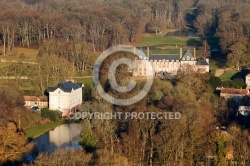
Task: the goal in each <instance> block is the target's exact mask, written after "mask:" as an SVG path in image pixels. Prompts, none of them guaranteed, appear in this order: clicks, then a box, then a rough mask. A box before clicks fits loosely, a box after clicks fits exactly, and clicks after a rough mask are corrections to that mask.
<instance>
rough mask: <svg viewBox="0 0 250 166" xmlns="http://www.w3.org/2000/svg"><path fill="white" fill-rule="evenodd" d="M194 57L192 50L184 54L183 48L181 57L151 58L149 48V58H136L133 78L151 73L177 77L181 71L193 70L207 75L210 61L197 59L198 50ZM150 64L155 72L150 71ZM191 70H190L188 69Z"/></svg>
mask: <svg viewBox="0 0 250 166" xmlns="http://www.w3.org/2000/svg"><path fill="white" fill-rule="evenodd" d="M193 52H194V55H193V54H192V53H191V51H190V50H187V51H186V52H185V54H184V56H182V54H183V50H182V48H181V49H180V55H178V54H151V56H149V48H147V56H148V57H147V58H142V57H140V58H136V59H135V60H134V64H133V76H148V75H150V73H152V74H154V75H158V74H159V73H166V74H170V75H172V76H174V75H177V72H178V71H180V70H184V71H185V70H189V69H192V70H193V71H195V72H199V73H206V72H209V59H208V58H206V59H203V58H196V55H195V53H196V50H195V48H194V51H193ZM149 64H151V65H152V67H153V72H152V71H150V69H149V67H148V66H149ZM188 68H189V69H188Z"/></svg>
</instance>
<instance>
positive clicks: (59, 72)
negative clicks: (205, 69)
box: [0, 0, 250, 166]
mask: <svg viewBox="0 0 250 166" xmlns="http://www.w3.org/2000/svg"><path fill="white" fill-rule="evenodd" d="M249 8H250V0H70V1H67V0H1V1H0V40H1V44H0V46H1V49H0V59H2V58H3V59H9V60H8V63H6V62H2V61H1V62H0V74H1V76H15V80H14V81H11V80H0V99H1V103H0V165H2V164H3V165H17V164H19V165H75V166H78V165H114V166H116V165H124V166H127V165H150V166H152V165H167V166H173V165H180V166H186V165H207V166H210V165H211V166H213V165H214V166H217V165H219V166H226V165H232V164H233V163H237V164H238V165H249V164H250V159H249V158H250V151H249V148H250V140H249V129H248V128H243V127H242V124H240V123H239V122H238V121H236V120H235V117H234V111H235V109H234V107H235V103H234V102H232V101H226V100H224V99H222V98H220V97H218V95H217V94H215V93H214V88H216V87H217V86H220V85H226V84H228V82H230V81H231V82H233V81H234V80H230V81H228V82H225V81H224V83H223V82H221V80H220V79H219V78H218V77H216V76H214V74H213V73H206V74H198V73H194V72H192V71H190V72H188V74H186V73H178V76H177V78H176V79H173V80H160V79H157V78H155V79H154V83H153V86H152V88H151V90H150V92H149V94H148V95H147V96H146V97H145V98H144V99H143V100H141V101H140V102H139V103H136V104H134V105H130V106H117V105H112V104H110V103H108V102H106V101H104V100H102V99H100V96H99V95H98V94H97V93H96V91H95V89H94V87H93V86H92V85H86V87H85V89H84V90H83V100H84V102H83V110H81V111H88V112H95V111H99V112H107V111H108V112H121V111H127V112H148V111H152V112H181V114H182V118H181V119H180V120H159V119H154V120H152V119H142V120H131V119H128V120H119V119H116V120H114V119H112V120H109V119H106V120H89V119H84V120H81V121H80V122H79V121H78V122H77V123H79V124H80V126H81V127H82V135H81V139H80V141H79V144H80V145H81V147H82V148H80V149H66V150H57V151H56V152H54V153H40V154H39V155H38V156H37V159H36V160H35V161H34V162H31V163H28V162H26V161H25V160H24V156H25V154H27V153H29V152H30V151H32V148H33V145H32V144H30V143H29V141H30V140H28V138H26V136H25V134H24V132H23V129H22V128H21V127H20V117H24V118H26V119H27V118H28V117H27V115H26V112H25V111H26V110H25V109H24V107H23V103H24V99H23V95H24V93H25V92H24V91H22V90H21V88H20V87H21V86H23V84H28V86H31V85H32V86H34V89H32V90H33V91H34V93H35V95H43V94H44V92H45V90H46V88H47V87H48V86H55V85H56V84H57V83H58V82H59V81H63V80H65V79H66V78H68V77H72V76H83V75H84V73H85V72H88V71H91V69H92V67H93V64H94V61H95V60H96V58H97V56H98V55H99V54H100V53H101V52H102V51H103V50H105V49H107V48H109V47H111V46H114V45H119V44H129V45H133V46H136V44H137V43H138V42H139V41H140V40H141V38H142V36H143V35H144V34H150V35H164V33H165V32H166V30H169V29H181V30H190V29H191V30H193V31H195V33H196V34H197V36H198V37H199V39H200V40H201V42H202V43H201V45H200V46H198V47H199V48H197V49H198V51H200V52H201V56H204V57H210V58H211V60H212V62H214V63H215V64H219V65H224V66H225V68H229V69H232V70H235V71H239V72H240V71H242V70H244V71H245V70H248V68H249V65H250V64H249V62H250V58H249V57H250V42H249V35H250V17H249V15H250V10H249ZM15 48H25V49H26V48H27V49H29V50H32V49H33V50H36V51H37V54H36V55H35V60H34V61H29V59H28V57H29V56H28V55H27V53H20V54H18V56H19V58H20V59H21V60H22V61H20V63H16V60H15V59H14V58H13V57H15V56H16V55H15V54H17V53H16V52H15V51H13V50H15ZM215 48H216V51H217V52H218V53H216V54H211V53H210V51H211V50H212V49H215ZM117 56H120V55H117V54H115V55H114V56H113V57H112V58H111V59H110V61H111V60H114V59H116V58H117ZM128 56H130V55H128ZM108 65H109V62H106V63H105V64H104V65H103V66H102V69H101V71H100V72H101V73H102V74H103V75H104V76H106V75H107V71H108V70H107V67H108ZM125 71H126V69H124V68H123V67H121V68H120V70H119V71H118V73H117V75H118V77H119V83H121V84H123V83H126V81H127V80H126V76H127V74H126V72H125ZM22 76H27V77H28V78H29V80H28V82H29V83H26V82H25V83H23V82H24V81H23V80H21V77H22ZM101 81H102V83H103V84H104V86H106V87H105V90H106V91H107V92H108V93H109V94H114V95H116V96H119V95H120V97H123V98H126V97H127V98H129V97H130V96H132V95H133V94H134V93H136V92H137V91H138V89H140V87H141V86H142V85H143V84H144V82H143V81H141V82H140V83H139V85H138V87H137V89H135V91H133V92H132V93H127V94H116V93H115V92H114V91H113V90H112V89H111V88H110V87H109V86H108V85H107V84H105V83H106V81H107V78H106V77H104V78H102V80H101ZM237 81H238V82H237ZM242 81H243V83H242ZM239 82H240V83H239ZM233 83H234V84H236V85H235V87H238V88H242V87H244V80H236V81H234V82H233ZM233 83H232V84H233ZM246 100H247V101H249V99H248V98H247V99H246ZM220 127H226V128H227V130H226V131H224V130H223V129H221V128H220Z"/></svg>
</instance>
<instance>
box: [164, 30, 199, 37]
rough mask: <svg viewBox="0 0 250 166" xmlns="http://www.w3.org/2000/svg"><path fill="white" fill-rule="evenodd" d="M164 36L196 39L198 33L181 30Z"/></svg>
mask: <svg viewBox="0 0 250 166" xmlns="http://www.w3.org/2000/svg"><path fill="white" fill-rule="evenodd" d="M164 36H177V37H196V36H197V35H196V33H195V32H194V31H191V30H186V31H185V30H179V31H174V32H167V33H166V34H165V35H164Z"/></svg>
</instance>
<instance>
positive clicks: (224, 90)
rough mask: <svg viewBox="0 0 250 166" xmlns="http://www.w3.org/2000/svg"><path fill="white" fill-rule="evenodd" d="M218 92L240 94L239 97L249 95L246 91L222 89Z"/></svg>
mask: <svg viewBox="0 0 250 166" xmlns="http://www.w3.org/2000/svg"><path fill="white" fill-rule="evenodd" d="M220 92H221V93H226V94H241V95H247V94H248V93H249V91H248V90H247V89H234V88H222V89H221V91H220Z"/></svg>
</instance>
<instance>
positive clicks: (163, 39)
mask: <svg viewBox="0 0 250 166" xmlns="http://www.w3.org/2000/svg"><path fill="white" fill-rule="evenodd" d="M201 44H202V43H201V40H200V38H199V37H174V36H156V35H151V34H144V35H143V36H142V38H141V40H140V42H139V43H138V44H137V46H138V47H145V46H153V47H156V48H157V47H159V48H166V47H170V48H173V47H176V46H177V47H178V46H187V47H189V46H191V47H193V46H196V45H201Z"/></svg>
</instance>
